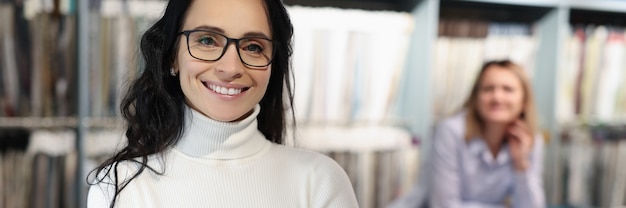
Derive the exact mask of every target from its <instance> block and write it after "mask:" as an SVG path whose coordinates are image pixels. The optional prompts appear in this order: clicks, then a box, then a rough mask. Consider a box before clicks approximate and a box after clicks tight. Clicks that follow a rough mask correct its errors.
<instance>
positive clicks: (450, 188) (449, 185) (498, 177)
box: [427, 113, 545, 208]
mask: <svg viewBox="0 0 626 208" xmlns="http://www.w3.org/2000/svg"><path fill="white" fill-rule="evenodd" d="M464 135H465V113H460V114H458V115H456V116H453V117H450V118H448V119H446V120H444V121H442V122H440V123H439V124H438V125H437V126H436V128H435V131H434V135H433V140H432V149H431V150H430V157H429V158H430V159H429V160H430V161H428V163H429V167H428V168H429V170H427V171H429V172H430V173H429V177H428V178H429V179H428V183H427V184H429V185H428V186H429V187H428V194H427V198H428V202H429V205H430V206H429V207H430V208H460V207H463V208H479V207H480V208H492V207H493V208H495V207H499V208H500V207H506V206H505V201H506V200H507V198H508V199H509V201H510V205H511V206H512V207H513V208H543V207H545V195H544V191H543V181H542V176H541V175H542V174H541V173H542V165H543V146H544V141H543V138H542V136H541V135H537V136H536V137H535V140H534V146H533V149H532V153H531V155H530V156H529V157H530V158H529V160H530V166H529V168H528V169H527V170H526V171H525V172H518V171H515V170H514V168H513V164H512V162H513V161H512V159H511V156H510V152H509V149H508V146H507V145H503V148H502V149H501V150H500V152H499V153H498V155H497V157H496V158H494V157H493V155H492V154H491V153H490V151H489V148H488V147H487V144H486V143H485V142H484V140H483V139H481V138H473V139H471V140H469V141H467V140H466V139H465V138H464Z"/></svg>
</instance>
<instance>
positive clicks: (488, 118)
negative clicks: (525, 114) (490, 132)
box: [477, 66, 524, 124]
mask: <svg viewBox="0 0 626 208" xmlns="http://www.w3.org/2000/svg"><path fill="white" fill-rule="evenodd" d="M523 102H524V91H523V88H522V83H521V81H520V79H519V78H518V77H517V76H516V75H515V74H514V73H513V72H512V71H510V70H509V69H506V68H501V67H499V66H491V67H489V68H487V70H486V71H485V73H484V74H483V77H482V79H481V81H480V86H479V92H478V105H477V107H478V112H479V114H480V116H481V117H482V119H483V120H484V121H485V122H486V123H502V124H508V123H510V122H512V121H514V120H516V119H518V118H519V116H520V114H521V113H522V111H523V106H524V104H523Z"/></svg>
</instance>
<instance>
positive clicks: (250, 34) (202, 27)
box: [193, 25, 271, 40]
mask: <svg viewBox="0 0 626 208" xmlns="http://www.w3.org/2000/svg"><path fill="white" fill-rule="evenodd" d="M193 29H194V30H209V31H214V32H218V33H222V34H224V33H225V32H224V30H223V29H222V28H219V27H213V26H208V25H200V26H198V27H195V28H193ZM243 37H261V38H267V39H270V40H271V38H270V37H269V36H268V35H266V34H264V33H262V32H247V33H244V34H243Z"/></svg>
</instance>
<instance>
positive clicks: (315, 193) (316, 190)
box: [309, 155, 359, 208]
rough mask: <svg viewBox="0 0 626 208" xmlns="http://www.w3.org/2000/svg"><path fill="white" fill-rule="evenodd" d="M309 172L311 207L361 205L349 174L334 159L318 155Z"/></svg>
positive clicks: (347, 207)
mask: <svg viewBox="0 0 626 208" xmlns="http://www.w3.org/2000/svg"><path fill="white" fill-rule="evenodd" d="M309 174H310V176H309V187H310V189H309V190H310V192H309V195H310V196H309V199H311V201H310V202H309V207H326V208H333V207H337V208H351V207H359V205H358V203H357V200H356V196H355V194H354V190H353V189H352V184H351V183H350V179H349V178H348V175H347V174H346V172H345V171H344V170H343V169H342V168H341V166H339V164H337V163H336V162H335V161H334V160H332V159H330V158H329V157H327V156H325V155H320V156H318V157H317V158H316V163H315V166H314V169H313V171H311V172H310V173H309Z"/></svg>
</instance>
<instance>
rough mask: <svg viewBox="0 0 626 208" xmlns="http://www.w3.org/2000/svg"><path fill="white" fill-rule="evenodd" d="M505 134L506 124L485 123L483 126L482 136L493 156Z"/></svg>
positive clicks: (500, 145)
mask: <svg viewBox="0 0 626 208" xmlns="http://www.w3.org/2000/svg"><path fill="white" fill-rule="evenodd" d="M505 134H506V125H505V124H500V123H487V124H486V125H485V127H484V128H483V137H484V140H485V142H486V143H487V146H488V147H489V150H490V151H491V154H493V157H494V158H495V157H496V156H497V155H498V152H499V151H500V148H501V147H502V141H504V136H505Z"/></svg>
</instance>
